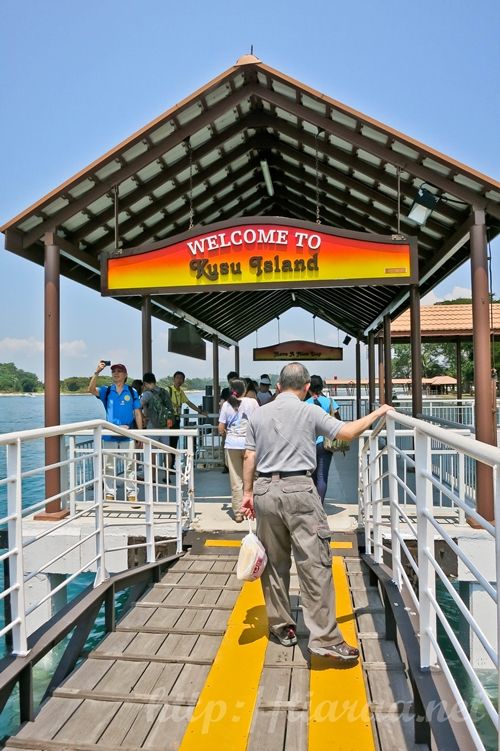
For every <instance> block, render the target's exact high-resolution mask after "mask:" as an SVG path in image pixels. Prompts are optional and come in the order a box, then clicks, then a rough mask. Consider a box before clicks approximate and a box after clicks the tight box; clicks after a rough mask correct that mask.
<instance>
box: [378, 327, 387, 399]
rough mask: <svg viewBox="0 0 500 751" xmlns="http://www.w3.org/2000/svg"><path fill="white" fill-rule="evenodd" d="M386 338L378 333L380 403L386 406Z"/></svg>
mask: <svg viewBox="0 0 500 751" xmlns="http://www.w3.org/2000/svg"><path fill="white" fill-rule="evenodd" d="M384 376H385V370H384V336H383V333H382V332H381V331H379V332H378V402H379V404H385V377H384Z"/></svg>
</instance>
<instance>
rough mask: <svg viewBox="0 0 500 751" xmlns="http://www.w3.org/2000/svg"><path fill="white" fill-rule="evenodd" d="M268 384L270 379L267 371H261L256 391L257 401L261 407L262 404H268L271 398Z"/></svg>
mask: <svg viewBox="0 0 500 751" xmlns="http://www.w3.org/2000/svg"><path fill="white" fill-rule="evenodd" d="M270 385H271V379H270V378H269V376H268V375H267V373H262V375H261V377H260V381H259V390H258V391H257V401H258V402H259V404H260V406H261V407H262V406H263V405H264V404H268V403H269V402H270V401H272V399H273V395H272V393H271V389H270V388H269V386H270Z"/></svg>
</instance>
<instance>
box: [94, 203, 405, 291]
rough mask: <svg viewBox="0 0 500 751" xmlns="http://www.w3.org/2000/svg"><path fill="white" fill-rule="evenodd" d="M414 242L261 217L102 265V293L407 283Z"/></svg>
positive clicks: (127, 254) (123, 254)
mask: <svg viewBox="0 0 500 751" xmlns="http://www.w3.org/2000/svg"><path fill="white" fill-rule="evenodd" d="M415 248H416V245H415V242H414V240H412V239H393V238H391V237H384V236H380V235H368V234H361V233H354V232H346V231H338V230H335V229H333V228H331V227H324V226H320V225H317V224H312V223H309V222H295V221H292V220H286V219H282V218H274V217H261V218H258V217H257V218H253V219H251V220H249V219H245V220H238V219H235V220H232V221H231V222H223V223H220V224H217V225H212V226H211V227H206V228H204V231H203V232H200V231H199V229H198V230H196V231H191V232H188V233H185V234H184V235H180V236H179V235H178V236H177V237H174V238H171V239H169V240H168V241H166V242H163V243H156V244H155V245H153V246H149V247H140V248H135V249H132V250H125V251H122V252H121V253H120V255H119V256H118V255H113V254H108V255H106V256H105V257H104V258H103V268H102V272H103V273H102V278H103V293H104V294H110V295H114V294H120V295H124V294H125V295H126V294H137V293H138V292H155V291H158V292H160V291H161V292H189V291H192V292H195V291H197V292H200V291H209V290H216V291H220V290H224V289H234V287H251V288H253V289H273V288H279V287H283V286H291V287H301V286H302V287H304V286H306V287H312V286H321V287H329V286H334V285H342V286H347V285H350V284H356V283H357V284H409V283H410V282H412V281H415V278H416V271H417V270H416V262H415V258H416V253H415Z"/></svg>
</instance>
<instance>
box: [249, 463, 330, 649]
mask: <svg viewBox="0 0 500 751" xmlns="http://www.w3.org/2000/svg"><path fill="white" fill-rule="evenodd" d="M253 494H254V499H253V500H254V507H255V514H256V518H257V536H258V537H259V539H260V541H261V542H262V544H263V545H264V548H265V550H266V552H267V556H268V563H267V566H266V568H265V570H264V573H263V574H262V587H263V590H264V598H265V601H266V608H267V615H268V618H269V627H270V629H271V631H274V632H275V633H279V632H280V631H281V630H282V629H283V628H284V627H286V626H294V625H295V619H294V618H293V617H292V614H291V609H290V597H289V587H290V566H291V552H293V556H294V559H295V564H296V566H297V573H298V576H299V582H300V591H301V599H302V607H303V614H304V621H305V624H306V626H307V628H308V629H309V631H310V636H309V649H310V650H311V651H312V652H319V653H322V651H323V650H325V649H326V650H327V648H328V647H329V646H333V645H336V644H340V643H341V642H342V641H343V637H342V634H341V633H340V630H339V628H338V626H337V620H336V616H335V592H334V588H333V578H332V552H331V549H330V537H331V533H330V529H329V527H328V520H327V518H326V514H325V512H324V509H323V507H322V505H321V501H320V499H319V496H318V493H317V491H316V488H315V486H314V483H313V481H312V479H311V478H310V477H309V476H307V475H298V476H292V477H284V478H279V479H278V478H277V477H276V476H275V477H273V478H271V477H259V478H257V479H256V480H255V482H254V487H253Z"/></svg>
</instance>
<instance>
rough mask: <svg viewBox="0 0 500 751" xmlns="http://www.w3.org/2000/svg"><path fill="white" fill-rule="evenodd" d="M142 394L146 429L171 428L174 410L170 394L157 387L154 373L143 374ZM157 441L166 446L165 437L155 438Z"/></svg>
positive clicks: (166, 439)
mask: <svg viewBox="0 0 500 751" xmlns="http://www.w3.org/2000/svg"><path fill="white" fill-rule="evenodd" d="M142 380H143V388H144V390H143V392H142V396H141V405H142V411H143V414H144V419H145V421H146V428H147V429H148V430H152V429H154V428H171V427H173V424H174V408H173V405H172V399H171V398H170V393H169V392H168V391H167V390H166V389H164V388H162V387H161V386H158V385H157V383H156V377H155V374H154V373H144V375H143V377H142ZM155 438H156V440H157V441H160V443H163V444H165V446H168V445H169V443H170V440H169V437H168V436H165V435H158V436H155Z"/></svg>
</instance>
